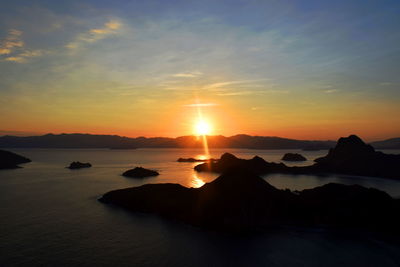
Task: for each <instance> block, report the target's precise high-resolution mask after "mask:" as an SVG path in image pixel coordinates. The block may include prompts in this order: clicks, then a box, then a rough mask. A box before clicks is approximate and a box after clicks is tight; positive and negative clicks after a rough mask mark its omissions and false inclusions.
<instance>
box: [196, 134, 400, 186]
mask: <svg viewBox="0 0 400 267" xmlns="http://www.w3.org/2000/svg"><path fill="white" fill-rule="evenodd" d="M233 166H240V167H243V168H246V169H248V170H251V171H253V172H255V173H257V174H259V175H262V174H269V173H289V174H345V175H360V176H371V177H382V178H392V179H400V167H399V166H400V155H391V154H384V153H382V152H378V151H375V149H374V148H373V147H372V146H370V145H367V144H365V143H364V142H363V141H362V140H361V139H360V138H359V137H358V136H356V135H350V136H349V137H342V138H340V139H339V140H338V142H337V144H336V146H335V147H334V148H331V149H330V150H329V152H328V154H327V155H326V156H324V157H321V158H317V159H315V164H313V165H311V166H304V167H288V166H286V165H285V164H283V163H273V162H267V161H265V160H264V159H262V158H260V157H257V156H255V157H254V158H252V159H249V160H246V159H239V158H237V157H235V156H234V155H232V154H229V153H225V154H223V155H222V156H221V158H220V159H219V160H217V161H215V162H207V163H203V164H199V165H197V166H195V168H194V169H195V170H196V171H199V172H201V171H211V172H217V173H222V172H224V171H226V170H228V169H230V168H231V167H233Z"/></svg>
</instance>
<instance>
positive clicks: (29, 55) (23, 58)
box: [4, 50, 43, 63]
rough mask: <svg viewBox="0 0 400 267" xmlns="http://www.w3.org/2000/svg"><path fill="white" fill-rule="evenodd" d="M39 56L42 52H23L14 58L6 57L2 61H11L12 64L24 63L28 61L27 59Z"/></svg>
mask: <svg viewBox="0 0 400 267" xmlns="http://www.w3.org/2000/svg"><path fill="white" fill-rule="evenodd" d="M41 55H43V51H42V50H25V51H23V52H21V53H19V54H17V55H15V56H11V57H6V58H5V59H4V60H5V61H13V62H17V63H25V62H27V61H28V59H29V58H32V57H39V56H41Z"/></svg>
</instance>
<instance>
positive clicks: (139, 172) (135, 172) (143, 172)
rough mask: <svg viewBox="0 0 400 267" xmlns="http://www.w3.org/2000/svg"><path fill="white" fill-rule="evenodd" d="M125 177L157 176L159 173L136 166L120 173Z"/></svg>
mask: <svg viewBox="0 0 400 267" xmlns="http://www.w3.org/2000/svg"><path fill="white" fill-rule="evenodd" d="M122 175H123V176H125V177H133V178H144V177H149V176H157V175H159V173H158V172H157V171H153V170H149V169H145V168H142V167H136V168H134V169H131V170H127V171H126V172H124V173H123V174H122Z"/></svg>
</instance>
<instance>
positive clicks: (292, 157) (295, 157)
mask: <svg viewBox="0 0 400 267" xmlns="http://www.w3.org/2000/svg"><path fill="white" fill-rule="evenodd" d="M282 160H284V161H306V160H307V159H306V158H305V157H304V156H303V155H301V154H298V153H286V154H285V155H283V157H282Z"/></svg>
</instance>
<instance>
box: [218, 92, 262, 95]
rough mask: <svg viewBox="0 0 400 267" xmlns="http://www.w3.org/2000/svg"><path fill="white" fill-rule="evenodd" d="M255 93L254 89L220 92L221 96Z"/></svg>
mask: <svg viewBox="0 0 400 267" xmlns="http://www.w3.org/2000/svg"><path fill="white" fill-rule="evenodd" d="M252 94H254V92H253V91H239V92H226V93H219V94H217V95H219V96H241V95H252Z"/></svg>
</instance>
